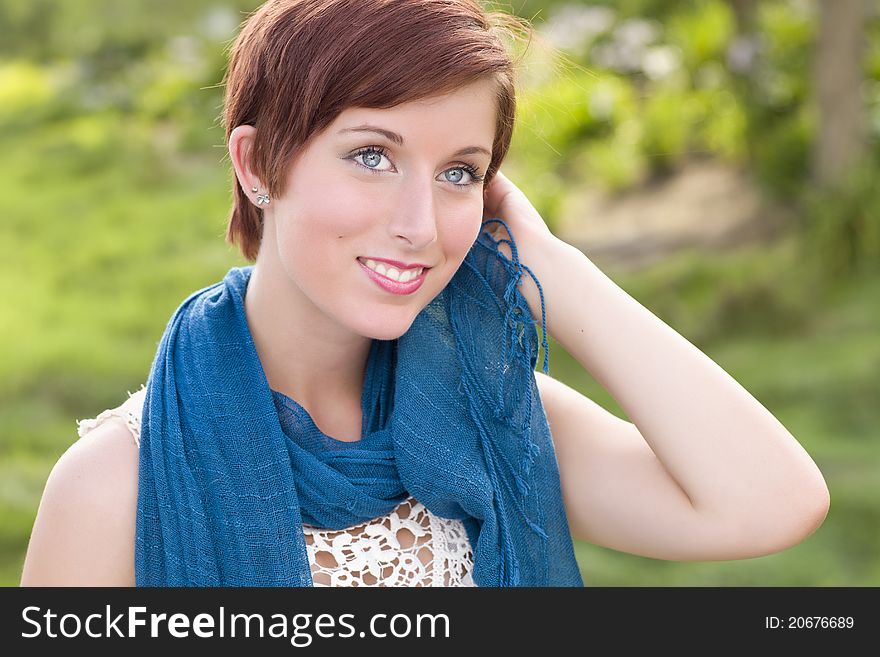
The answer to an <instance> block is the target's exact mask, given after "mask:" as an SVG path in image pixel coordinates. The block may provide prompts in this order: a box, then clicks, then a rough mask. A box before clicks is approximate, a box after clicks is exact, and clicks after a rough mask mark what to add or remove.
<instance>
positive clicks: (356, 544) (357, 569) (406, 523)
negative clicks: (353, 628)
mask: <svg viewBox="0 0 880 657" xmlns="http://www.w3.org/2000/svg"><path fill="white" fill-rule="evenodd" d="M145 394H146V388H144V387H143V386H142V387H141V389H140V390H138V391H137V392H135V393H134V394H132V393H129V398H128V400H126V401H125V402H124V403H123V404H121V405H119V406H117V407H116V408H111V409H107V410H105V411H102V412H101V413H100V414H99V415H98V416H97V417H95V418H91V419H86V420H79V421H78V422H77V425H78V433H79V435H80V437H81V438H82V437H85V436H86V435H87V434H88V433H89V431H91V430H92V429H94V428H95V427H97V426H98V425H100V424H101V423H102V422H104V421H105V420H107V419H109V418H111V417H116V418H120V419H121V420H123V421H124V422H125V425H126V426H127V427H128V429H129V431H130V432H131V435H132V438H133V439H134V442H135V444H136V445H138V446H140V428H141V412H142V409H143V403H144V396H145ZM303 532H304V533H305V538H306V549H307V551H308V555H309V563H310V564H311V569H312V581H313V583H314V585H315V586H475V584H474V581H473V578H472V577H471V570H472V568H473V552H472V550H471V544H470V541H469V540H468V536H467V532H466V531H465V528H464V524H463V523H462V521H461V520H449V519H447V518H441V517H439V516H436V515H434V514H433V513H431V512H430V511H429V510H428V508H427V507H425V506H424V505H423V504H422V503H421V502H419V501H417V500H416V499H415V498H414V497H409V499H407V500H404V501H403V502H401V503H400V504H399V505H398V506H397V507H396V508H395V509H394V510H392V511H391V512H390V513H389V514H388V515H386V516H382V517H379V518H375V519H373V520H369V521H367V522H363V523H361V524H358V525H354V526H353V527H349V528H348V529H343V530H330V529H319V528H317V527H312V526H310V525H306V524H304V525H303Z"/></svg>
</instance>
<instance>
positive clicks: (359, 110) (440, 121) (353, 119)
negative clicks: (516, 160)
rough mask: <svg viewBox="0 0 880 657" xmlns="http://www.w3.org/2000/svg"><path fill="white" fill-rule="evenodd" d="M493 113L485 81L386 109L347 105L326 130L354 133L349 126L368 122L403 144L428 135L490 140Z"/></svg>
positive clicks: (337, 133) (489, 85)
mask: <svg viewBox="0 0 880 657" xmlns="http://www.w3.org/2000/svg"><path fill="white" fill-rule="evenodd" d="M496 115H497V102H496V98H495V94H494V85H493V84H492V82H491V80H489V81H480V82H477V83H473V84H470V85H467V86H464V87H459V88H458V89H456V90H454V91H452V92H449V93H446V94H442V95H438V96H432V97H429V98H422V99H419V100H413V101H408V102H406V103H401V104H399V105H394V106H393V107H388V108H368V107H349V108H346V109H345V110H343V111H342V112H341V113H340V114H339V115H338V116H337V117H336V119H334V121H333V122H332V123H331V124H330V126H329V128H328V130H327V132H328V134H329V135H331V136H333V137H338V138H344V137H346V136H348V137H351V136H357V134H358V133H357V132H352V131H351V129H352V128H357V127H360V126H364V125H369V126H374V127H380V128H385V129H387V130H391V131H393V132H395V133H397V134H399V135H400V136H402V137H403V139H404V144H403V145H408V142H409V141H413V140H421V139H428V140H431V139H432V138H435V139H439V140H446V139H450V138H455V141H459V140H462V139H464V138H467V137H471V138H473V139H479V138H481V137H482V139H481V141H485V140H486V139H487V133H488V138H489V139H490V140H491V136H492V135H493V134H494V132H495V122H496ZM340 131H343V132H341V133H340ZM393 141H395V140H393Z"/></svg>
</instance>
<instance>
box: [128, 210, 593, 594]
mask: <svg viewBox="0 0 880 657" xmlns="http://www.w3.org/2000/svg"><path fill="white" fill-rule="evenodd" d="M491 222H499V223H501V224H503V225H504V227H505V229H506V230H507V233H508V235H509V236H510V239H509V240H508V239H501V240H497V241H496V240H495V238H494V237H493V236H492V235H491V234H490V233H489V232H488V231H486V230H485V227H486V225H487V224H489V223H491ZM502 243H506V244H508V245H509V247H510V250H511V258H508V257H506V256H505V255H504V253H502V252H501V251H500V250H499V248H498V247H499V246H500V245H501V244H502ZM252 269H253V267H252V266H249V267H234V268H232V269H230V270H229V272H228V273H227V274H226V275H225V277H224V278H223V280H222V281H220V282H218V283H216V284H214V285H211V286H209V287H206V288H204V289H202V290H199V291H197V292H195V293H193V294H192V295H190V296H189V297H188V298H187V299H185V300H184V301H183V302H182V304H181V305H180V306H179V307H178V308H177V310H176V311H175V312H174V314H173V316H172V317H171V319H170V320H169V322H168V325H167V326H166V328H165V331H164V333H163V335H162V339H161V341H160V343H159V347H158V349H157V352H156V356H155V359H154V361H153V364H152V367H151V370H150V375H149V378H148V381H147V392H146V398H145V401H144V409H143V416H142V425H141V447H140V457H139V458H140V466H139V474H138V506H137V520H136V536H135V580H136V583H137V585H138V586H312V578H311V569H310V565H309V559H308V554H307V549H306V543H305V536H304V532H303V528H302V525H303V523H307V524H310V525H314V526H317V527H321V528H327V529H343V528H346V527H350V526H352V525H355V524H358V523H361V522H364V521H366V520H369V519H372V518H376V517H379V516H381V515H384V514H387V513H389V512H390V511H392V510H393V509H394V508H395V507H396V506H397V505H398V504H400V503H401V502H402V501H404V500H405V499H406V498H407V497H408V496H409V495H412V496H413V497H415V498H416V499H417V500H419V501H420V502H421V503H422V504H424V505H425V506H426V507H427V508H428V509H429V510H430V511H431V512H432V513H434V514H436V515H438V516H441V517H444V518H450V519H459V520H462V522H463V524H464V526H465V529H466V531H467V535H468V538H469V539H470V542H471V546H472V548H473V555H474V564H473V571H472V576H473V579H474V582H475V583H476V584H477V586H583V581H582V579H581V576H580V572H579V569H578V564H577V562H576V560H575V557H574V550H573V545H572V540H571V534H570V531H569V526H568V522H567V519H566V515H565V509H564V507H563V502H562V495H561V490H560V481H559V470H558V464H557V461H556V456H555V452H554V449H553V444H552V441H551V435H550V430H549V427H548V424H547V419H546V416H545V414H544V409H543V406H542V405H541V401H540V398H539V395H538V391H537V386H536V383H535V375H534V367H535V364H536V362H537V354H538V340H537V329H536V322H535V321H533V320H532V318H531V313H530V311H529V307H528V302H527V301H526V299H525V297H524V296H523V295H522V293H521V292H520V290H519V289H518V285H519V283H520V279H521V277H522V275H523V271H524V270H526V271H528V273H529V275H530V276H532V278H533V279H534V280H535V283H536V284H537V285H538V289H539V291H540V294H541V310H542V317H541V322H542V328H543V327H546V322H545V314H544V299H543V291H541V289H540V283H538V281H537V279H536V278H535V277H534V274H533V273H532V272H531V270H530V269H529V268H528V267H526V266H525V265H523V264H521V263H520V262H519V258H518V255H517V251H516V244H515V242H514V240H513V235H512V234H511V233H510V230H509V228H508V226H507V224H505V223H504V222H503V221H502V220H500V219H490V220H488V221H487V222H484V224H483V230H482V231H481V233H480V235H479V237H478V238H477V240H476V241H475V242H474V244H473V245H472V247H471V249H470V250H469V251H468V253H467V255H466V257H465V259H464V261H463V262H462V265H461V266H460V267H459V269H458V270H457V272H456V273H455V275H454V276H453V278H452V279H451V280H450V282H449V284H448V285H447V286H446V287H445V288H444V289H443V291H442V292H441V293H440V294H438V295H437V296H436V297H434V299H433V300H432V301H431V302H430V303H429V304H428V305H427V306H426V307H425V308H424V309H423V310H422V311H421V312H420V313H419V314H418V315H417V316H416V318H415V320H414V321H413V323H412V324H411V325H410V328H409V329H408V330H407V331H406V333H405V334H403V335H402V336H400V337H399V338H397V339H396V340H388V341H382V340H374V341H373V343H372V345H371V348H370V354H369V358H368V361H367V369H366V371H365V378H364V381H365V385H364V392H363V398H362V404H363V411H364V416H363V433H362V438H361V440H360V441H354V442H352V443H349V444H342V442H341V441H333V440H331V441H329V442H328V441H326V440H325V441H321V440H320V439H317V438H316V435H318V434H319V433H320V432H318V434H315V433H314V431H313V432H312V433H311V434H309V431H308V427H307V426H306V423H300V426H301V428H302V431H297V430H296V429H295V428H294V430H293V431H291V430H290V427H291V426H293V427H296V423H291V422H285V423H284V426H282V421H281V420H282V419H283V417H282V416H283V414H284V413H285V412H290V410H291V407H290V406H289V405H287V406H286V405H285V404H283V403H279V394H280V393H279V394H273V393H275V391H273V390H271V389H270V387H269V383H268V380H267V378H266V376H265V373H264V371H263V368H262V366H261V363H260V360H259V356H258V354H257V351H256V348H255V346H254V342H253V339H252V336H251V334H250V330H249V327H248V323H247V318H246V315H245V305H244V298H245V294H246V291H247V285H248V281H249V279H250V274H251V271H252ZM542 345H543V348H544V363H543V370H544V372H547V371H548V344H547V336H546V330H545V331H544V333H543V341H542ZM281 397H283V395H281ZM294 407H295V405H294ZM287 419H288V420H289V418H287ZM285 426H286V427H287V428H288V430H287V431H286V432H285V430H284V428H285ZM312 429H314V425H312Z"/></svg>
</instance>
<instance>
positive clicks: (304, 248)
mask: <svg viewBox="0 0 880 657" xmlns="http://www.w3.org/2000/svg"><path fill="white" fill-rule="evenodd" d="M493 89H494V87H493V85H492V83H491V82H489V81H485V82H479V83H475V84H473V85H470V86H467V87H463V88H460V89H459V90H457V91H455V92H454V93H451V94H448V95H445V96H438V97H435V98H432V99H430V100H423V101H415V102H411V103H405V104H402V105H397V106H395V107H392V108H389V109H364V108H349V109H347V110H345V111H343V112H342V113H341V114H340V115H339V116H338V117H337V118H336V120H335V121H333V123H331V124H330V126H329V127H328V128H327V129H326V130H324V131H323V132H321V133H320V134H317V135H315V136H314V137H313V139H312V140H310V142H309V143H308V144H307V145H306V148H305V149H304V150H303V151H302V152H301V153H300V155H299V156H298V157H297V158H296V160H295V162H294V163H293V165H292V166H291V169H290V172H289V175H288V178H287V187H286V192H285V194H284V196H282V197H279V198H273V199H272V201H271V206H270V207H271V220H269V215H268V214H267V224H266V230H267V231H274V238H275V239H274V248H276V249H277V258H278V262H279V264H280V268H281V269H282V270H283V272H284V273H285V274H286V276H288V277H289V278H290V280H291V281H292V282H294V283H295V284H296V285H297V286H298V287H299V288H300V290H302V292H303V294H304V296H305V297H306V298H307V299H308V300H309V301H311V303H312V304H314V306H315V307H316V308H317V309H318V310H319V311H321V312H323V313H324V314H325V315H327V316H328V317H330V318H332V319H335V320H336V321H337V322H338V323H340V324H341V325H343V326H344V327H347V328H348V329H350V330H351V331H353V332H356V333H358V334H360V335H364V336H368V337H371V338H377V339H383V340H389V339H394V338H397V337H399V336H400V335H402V334H403V333H405V332H406V331H407V329H408V328H409V326H410V325H411V324H412V321H413V320H414V319H415V317H416V315H417V314H418V313H419V312H420V311H421V310H422V309H423V308H424V307H425V306H426V305H427V304H428V303H429V302H430V301H431V300H432V299H433V298H434V297H436V296H437V295H438V294H439V293H440V292H441V291H442V290H443V288H444V287H445V286H446V284H447V283H448V282H449V280H450V279H451V278H452V276H453V274H455V272H456V270H457V269H458V267H459V265H460V264H461V262H462V260H463V259H464V257H465V255H466V254H467V252H468V250H469V249H470V247H471V245H472V244H473V243H474V241H475V240H476V238H477V236H478V234H479V230H480V225H481V223H482V213H483V185H482V180H481V179H482V177H483V176H484V175H485V173H486V168H487V167H488V165H489V163H490V160H491V150H492V143H493V138H494V134H495V122H496V101H495V98H494V95H493ZM368 126H369V128H370V129H368ZM371 129H376V130H383V131H387V133H388V134H387V135H385V134H380V133H379V132H375V131H372V130H371ZM391 133H396V135H397V136H399V138H398V137H395V136H394V135H392V134H391ZM398 142H399V143H398ZM262 246H263V248H266V247H267V246H268V243H267V240H266V239H265V236H264V240H263V245H262ZM263 255H264V254H263V253H262V250H261V253H260V256H263ZM368 260H371V261H373V262H372V263H370V262H368ZM385 260H392V261H399V262H400V263H403V265H404V266H403V267H396V268H395V269H396V270H397V272H399V274H403V279H404V281H401V282H394V281H391V280H389V278H388V277H389V276H391V277H392V278H393V277H394V273H395V272H394V271H390V270H388V269H387V267H389V266H390V265H388V263H384V264H383V265H382V266H384V267H385V268H386V269H385V270H384V275H383V270H382V269H381V268H380V269H379V271H378V272H376V271H373V270H372V269H371V267H373V268H376V267H380V263H382V261H385ZM417 265H424V266H425V270H424V272H423V273H422V275H421V276H419V277H418V278H417V279H415V280H412V281H409V282H405V279H406V277H407V276H410V275H411V274H410V273H409V272H407V270H408V269H411V268H412V266H417ZM418 271H419V270H418V268H416V269H412V272H413V273H418ZM419 281H421V283H419Z"/></svg>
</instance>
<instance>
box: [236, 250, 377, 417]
mask: <svg viewBox="0 0 880 657" xmlns="http://www.w3.org/2000/svg"><path fill="white" fill-rule="evenodd" d="M269 251H270V252H271V250H269ZM261 255H262V254H261ZM245 312H246V315H247V321H248V326H249V328H250V332H251V335H252V336H253V340H254V344H255V346H256V350H257V354H258V355H259V357H260V362H261V364H262V366H263V371H264V372H265V374H266V378H267V379H268V381H269V387H270V388H272V389H273V390H277V391H278V392H281V393H284V394H285V395H287V396H289V397H291V398H293V399H295V400H296V401H297V402H298V403H299V404H301V405H302V406H304V407H306V408H308V409H320V408H321V407H324V408H333V407H334V406H335V405H336V404H337V403H338V402H339V401H340V400H354V401H356V402H357V404H358V406H359V405H360V398H361V392H362V391H363V386H364V374H365V368H366V362H367V357H368V356H369V350H370V345H371V340H370V338H368V337H365V336H363V335H359V334H357V333H353V332H352V331H350V330H348V329H346V328H345V327H343V326H341V325H340V324H339V323H338V322H336V321H335V320H333V318H331V317H328V316H327V315H326V314H324V313H323V312H322V311H321V310H320V309H319V308H317V307H316V306H315V305H314V304H313V303H312V302H311V301H310V300H309V299H308V297H307V296H306V295H305V294H303V292H302V290H301V289H300V288H299V287H298V286H297V285H296V284H295V283H294V282H293V281H292V280H290V278H289V276H288V275H287V273H286V272H285V271H284V270H283V268H282V267H281V266H280V263H278V262H277V260H273V259H271V258H267V257H264V258H262V259H261V258H258V260H257V263H256V264H255V265H254V269H253V272H252V273H251V278H250V281H249V283H248V288H247V293H246V295H245Z"/></svg>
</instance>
